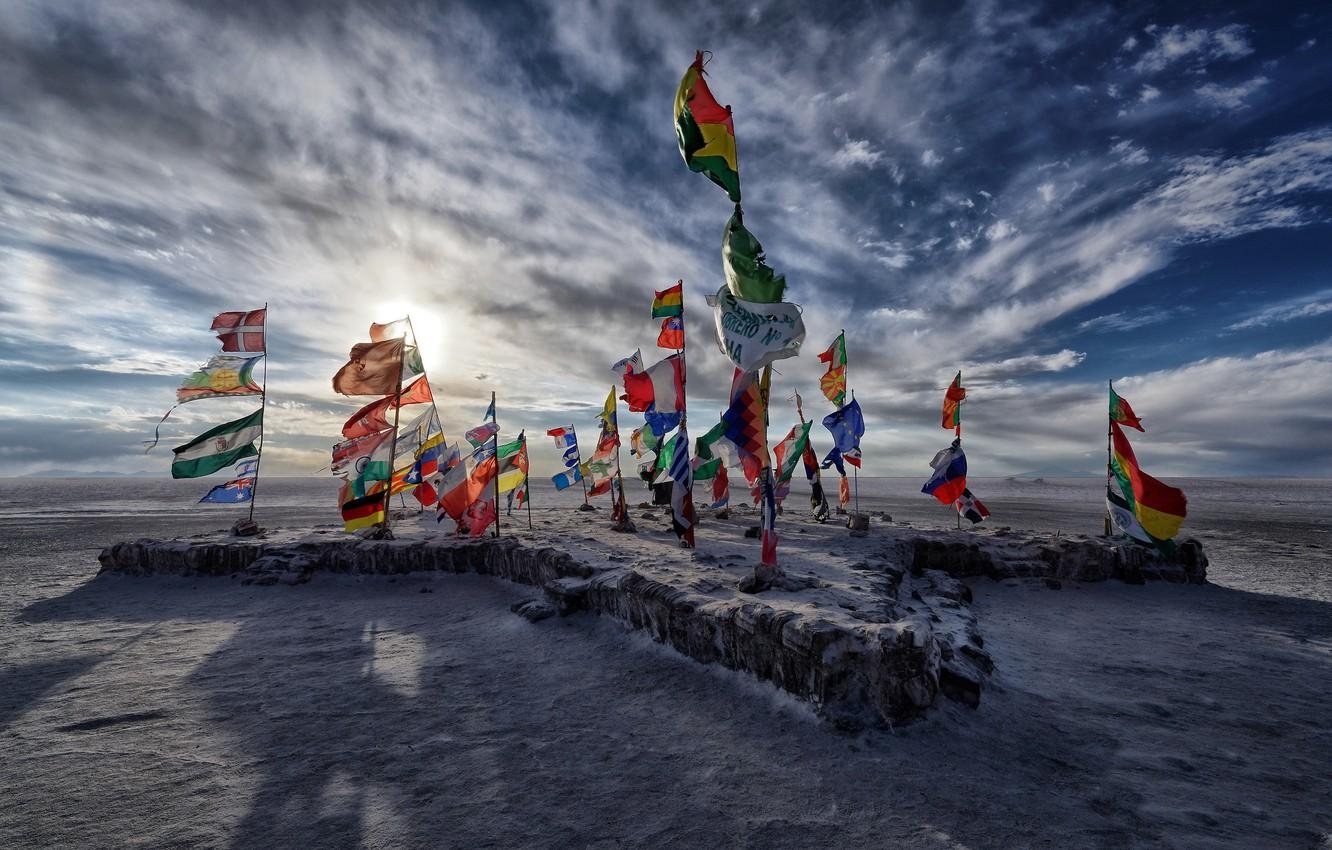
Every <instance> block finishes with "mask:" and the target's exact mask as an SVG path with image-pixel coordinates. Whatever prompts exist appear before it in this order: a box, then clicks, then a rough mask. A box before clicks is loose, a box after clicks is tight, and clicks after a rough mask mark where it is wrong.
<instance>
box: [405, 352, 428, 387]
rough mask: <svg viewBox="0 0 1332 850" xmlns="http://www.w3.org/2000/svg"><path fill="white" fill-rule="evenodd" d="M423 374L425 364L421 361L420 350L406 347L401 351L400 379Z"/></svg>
mask: <svg viewBox="0 0 1332 850" xmlns="http://www.w3.org/2000/svg"><path fill="white" fill-rule="evenodd" d="M423 372H425V362H424V361H422V360H421V349H419V348H417V347H416V346H414V345H408V346H406V347H404V348H403V350H402V378H403V380H404V381H405V380H407V378H409V377H411V376H412V375H420V374H422V373H423Z"/></svg>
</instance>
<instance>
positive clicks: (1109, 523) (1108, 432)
mask: <svg viewBox="0 0 1332 850" xmlns="http://www.w3.org/2000/svg"><path fill="white" fill-rule="evenodd" d="M1106 384H1107V386H1109V388H1110V393H1111V395H1113V394H1114V391H1115V382H1114V381H1107V382H1106ZM1111 415H1112V414H1111V412H1110V407H1109V404H1108V403H1107V405H1106V412H1105V419H1106V422H1105V489H1106V492H1107V493H1109V492H1110V474H1111V469H1112V460H1111V455H1110V440H1111V438H1112V437H1113V436H1114V429H1113V428H1111V423H1113V422H1114V420H1113V419H1111ZM1104 524H1105V536H1106V537H1109V536H1110V531H1111V529H1112V528H1113V519H1112V517H1111V516H1110V502H1109V499H1107V500H1106V503H1105V523H1104Z"/></svg>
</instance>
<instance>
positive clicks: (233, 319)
mask: <svg viewBox="0 0 1332 850" xmlns="http://www.w3.org/2000/svg"><path fill="white" fill-rule="evenodd" d="M267 319H268V308H267V307H265V308H263V309H262V310H250V311H248V312H247V311H244V310H238V311H233V312H230V313H218V314H217V315H216V316H214V317H213V327H212V330H214V331H215V332H216V333H217V338H218V340H220V341H221V342H222V350H223V351H263V350H264V322H265V321H266V320H267Z"/></svg>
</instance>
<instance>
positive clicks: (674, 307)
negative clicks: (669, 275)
mask: <svg viewBox="0 0 1332 850" xmlns="http://www.w3.org/2000/svg"><path fill="white" fill-rule="evenodd" d="M655 294H656V297H654V298H653V299H652V318H654V319H665V318H669V317H671V316H683V315H684V281H682V280H681V281H678V282H676V284H675V286H669V287H667V288H665V289H658V290H655ZM662 330H665V326H664V325H663V326H662Z"/></svg>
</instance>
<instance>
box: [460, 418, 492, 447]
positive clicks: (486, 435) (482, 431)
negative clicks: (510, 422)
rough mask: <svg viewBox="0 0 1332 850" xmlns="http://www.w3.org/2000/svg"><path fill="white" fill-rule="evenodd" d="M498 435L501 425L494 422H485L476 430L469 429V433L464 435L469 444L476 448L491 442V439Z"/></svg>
mask: <svg viewBox="0 0 1332 850" xmlns="http://www.w3.org/2000/svg"><path fill="white" fill-rule="evenodd" d="M498 433H499V425H498V424H497V423H496V422H495V421H494V420H491V421H489V422H483V423H481V424H480V425H478V426H476V427H475V428H469V429H468V431H467V433H466V434H463V436H464V437H466V438H467V442H469V443H471V444H472V445H474V446H479V445H481V444H482V443H487V442H489V441H490V439H491V438H492V437H494V436H495V435H496V434H498Z"/></svg>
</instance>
